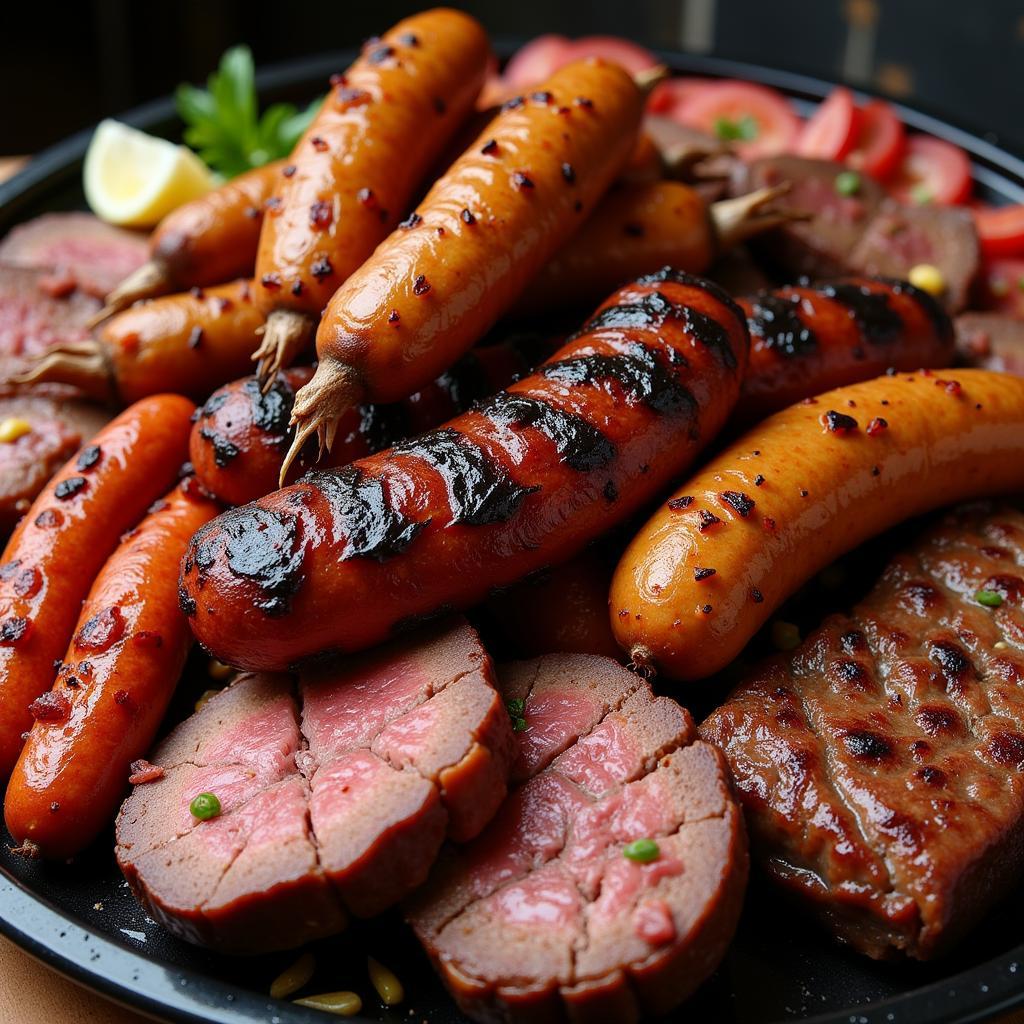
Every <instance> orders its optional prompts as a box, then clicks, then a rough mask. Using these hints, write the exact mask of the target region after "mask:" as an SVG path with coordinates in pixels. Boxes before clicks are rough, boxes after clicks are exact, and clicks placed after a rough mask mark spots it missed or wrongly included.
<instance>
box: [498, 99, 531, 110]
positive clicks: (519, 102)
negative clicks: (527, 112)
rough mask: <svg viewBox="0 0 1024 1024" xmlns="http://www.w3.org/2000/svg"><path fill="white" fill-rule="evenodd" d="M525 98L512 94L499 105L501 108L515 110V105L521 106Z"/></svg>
mask: <svg viewBox="0 0 1024 1024" xmlns="http://www.w3.org/2000/svg"><path fill="white" fill-rule="evenodd" d="M525 102H526V100H524V99H523V97H522V96H513V97H512V99H510V100H505V102H504V103H502V105H501V109H502V110H515V109H516V107H521V106H522V105H523V104H524V103H525Z"/></svg>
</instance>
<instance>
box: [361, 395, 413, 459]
mask: <svg viewBox="0 0 1024 1024" xmlns="http://www.w3.org/2000/svg"><path fill="white" fill-rule="evenodd" d="M408 433H409V429H408V418H407V417H406V414H405V407H404V406H403V405H400V404H397V403H396V404H394V405H361V406H359V436H360V437H362V438H363V440H364V441H365V442H366V446H367V448H368V449H369V450H370V451H371V452H379V451H383V449H385V448H390V447H391V445H393V444H394V443H395V442H396V441H400V440H401V439H402V438H403V437H406V436H407V435H408Z"/></svg>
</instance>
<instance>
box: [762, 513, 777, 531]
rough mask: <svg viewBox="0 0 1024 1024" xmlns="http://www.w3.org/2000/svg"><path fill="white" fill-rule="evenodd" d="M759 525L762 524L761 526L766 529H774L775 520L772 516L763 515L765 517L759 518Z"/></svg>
mask: <svg viewBox="0 0 1024 1024" xmlns="http://www.w3.org/2000/svg"><path fill="white" fill-rule="evenodd" d="M761 525H762V526H763V527H764V528H765V529H766V530H774V529H775V520H774V519H772V517H771V516H765V517H764V518H763V519H762V520H761Z"/></svg>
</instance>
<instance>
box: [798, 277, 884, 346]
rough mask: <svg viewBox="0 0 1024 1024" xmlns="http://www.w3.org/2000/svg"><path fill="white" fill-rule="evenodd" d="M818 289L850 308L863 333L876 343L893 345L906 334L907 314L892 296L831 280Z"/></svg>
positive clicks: (866, 338) (869, 340) (862, 335)
mask: <svg viewBox="0 0 1024 1024" xmlns="http://www.w3.org/2000/svg"><path fill="white" fill-rule="evenodd" d="M818 290H819V291H820V292H821V294H822V295H824V296H825V297H826V298H829V299H835V300H836V302H840V303H842V304H843V305H844V306H846V308H847V309H848V310H849V311H850V315H851V316H852V317H853V319H854V320H855V321H856V322H857V329H858V330H859V331H860V334H861V337H862V338H863V339H864V340H865V341H868V342H871V344H873V345H889V344H892V343H893V342H896V341H899V339H900V338H901V337H902V336H903V330H904V327H903V318H902V317H901V316H900V315H899V313H897V312H896V310H894V309H893V308H892V306H890V305H889V296H888V295H886V294H885V293H884V292H873V291H872V290H871V289H870V288H867V287H866V286H864V285H859V284H841V283H831V284H824V285H820V286H819V288H818Z"/></svg>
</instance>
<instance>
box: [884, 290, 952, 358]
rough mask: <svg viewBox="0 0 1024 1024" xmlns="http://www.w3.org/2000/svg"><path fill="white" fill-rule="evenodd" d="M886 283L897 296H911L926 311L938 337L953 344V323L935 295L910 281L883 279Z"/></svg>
mask: <svg viewBox="0 0 1024 1024" xmlns="http://www.w3.org/2000/svg"><path fill="white" fill-rule="evenodd" d="M880 280H882V281H884V282H885V283H886V284H887V285H888V286H889V287H890V288H891V289H892V290H893V291H894V292H895V293H896V294H897V295H909V296H910V298H912V299H913V300H914V301H915V302H916V303H917V304H918V306H920V307H921V309H922V310H924V313H925V316H927V317H928V319H929V320H931V322H932V326H933V327H934V328H935V333H936V335H937V336H938V337H939V338H941V339H942V341H944V342H947V343H951V342H952V340H953V321H952V320H951V319H950V316H949V314H948V313H947V312H946V311H945V310H944V309H943V308H942V304H941V303H940V302H939V300H938V299H937V298H935V296H934V295H931V294H929V293H928V292H926V291H925V290H924V289H923V288H918V287H917V285H913V284H911V283H910V282H909V281H898V280H896V279H895V278H887V277H883V278H881V279H880Z"/></svg>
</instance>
